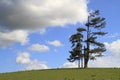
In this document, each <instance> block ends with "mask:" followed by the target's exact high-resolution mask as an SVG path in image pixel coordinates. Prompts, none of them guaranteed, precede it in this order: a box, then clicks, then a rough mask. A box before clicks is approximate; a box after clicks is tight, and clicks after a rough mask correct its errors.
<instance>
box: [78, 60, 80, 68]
mask: <svg viewBox="0 0 120 80" xmlns="http://www.w3.org/2000/svg"><path fill="white" fill-rule="evenodd" d="M78 68H80V59H79V60H78Z"/></svg>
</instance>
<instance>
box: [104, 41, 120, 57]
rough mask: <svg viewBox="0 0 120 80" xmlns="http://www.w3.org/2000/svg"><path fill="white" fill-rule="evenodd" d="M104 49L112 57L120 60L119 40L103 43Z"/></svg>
mask: <svg viewBox="0 0 120 80" xmlns="http://www.w3.org/2000/svg"><path fill="white" fill-rule="evenodd" d="M105 46H106V49H107V50H108V51H109V52H111V53H112V55H113V56H114V57H118V58H120V40H119V39H118V40H116V41H113V42H112V43H107V42H105Z"/></svg>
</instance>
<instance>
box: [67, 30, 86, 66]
mask: <svg viewBox="0 0 120 80" xmlns="http://www.w3.org/2000/svg"><path fill="white" fill-rule="evenodd" d="M83 31H85V29H84V28H79V29H77V33H76V34H73V35H72V36H71V37H70V39H69V40H70V42H71V43H72V51H69V52H70V56H69V58H68V60H69V61H70V62H74V61H75V60H78V68H80V60H81V63H82V64H81V67H82V66H83V54H82V39H83V35H82V32H83Z"/></svg>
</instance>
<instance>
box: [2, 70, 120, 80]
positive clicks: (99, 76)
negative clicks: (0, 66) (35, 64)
mask: <svg viewBox="0 0 120 80" xmlns="http://www.w3.org/2000/svg"><path fill="white" fill-rule="evenodd" d="M0 80H120V68H119V69H118V68H88V69H50V70H32V71H22V72H13V73H1V74H0Z"/></svg>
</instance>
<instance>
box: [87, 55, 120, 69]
mask: <svg viewBox="0 0 120 80" xmlns="http://www.w3.org/2000/svg"><path fill="white" fill-rule="evenodd" d="M119 62H120V60H119V59H116V58H114V57H113V56H106V57H101V58H97V59H96V60H94V61H89V65H88V67H107V68H110V67H120V64H119Z"/></svg>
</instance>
